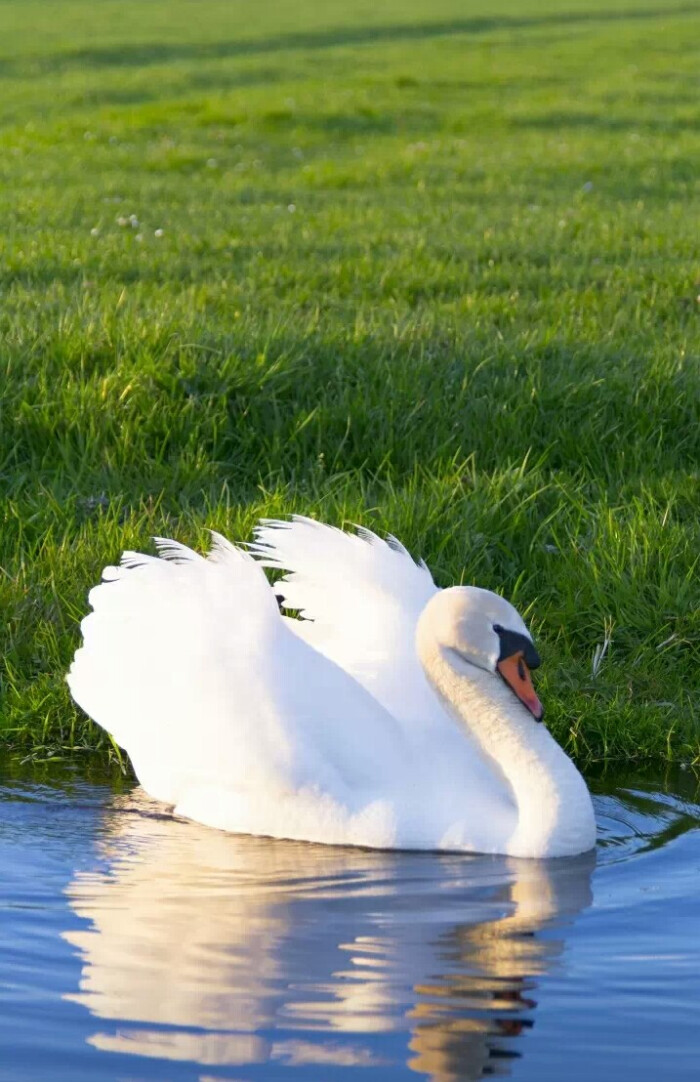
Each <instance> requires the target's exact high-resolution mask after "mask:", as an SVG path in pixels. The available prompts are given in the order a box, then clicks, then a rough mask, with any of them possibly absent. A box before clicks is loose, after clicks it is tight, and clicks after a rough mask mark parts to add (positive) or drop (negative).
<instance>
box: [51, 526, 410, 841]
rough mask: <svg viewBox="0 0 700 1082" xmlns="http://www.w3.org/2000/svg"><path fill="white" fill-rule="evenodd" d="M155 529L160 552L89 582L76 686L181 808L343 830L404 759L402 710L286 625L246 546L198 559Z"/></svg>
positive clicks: (77, 694) (345, 833) (157, 788)
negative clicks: (397, 716)
mask: <svg viewBox="0 0 700 1082" xmlns="http://www.w3.org/2000/svg"><path fill="white" fill-rule="evenodd" d="M157 544H158V547H159V549H160V553H161V557H160V558H158V557H153V556H145V555H142V554H140V553H133V552H128V553H125V554H124V557H123V560H122V564H121V566H120V567H108V568H106V569H105V572H104V575H103V578H104V581H103V582H102V584H101V585H99V586H96V587H95V588H94V589H93V590H92V591H91V593H90V604H91V606H92V608H93V612H92V613H91V614H90V615H89V616H87V617H86V618H85V620H83V623H82V631H83V638H84V643H83V646H82V648H81V649H80V650H78V652H77V653H76V656H75V659H74V662H73V665H72V667H71V670H70V673H69V674H68V683H69V685H70V689H71V691H72V693H73V697H74V698H75V699H76V701H77V702H78V703H79V704H80V705H81V706H82V707H83V709H84V710H85V711H86V712H87V713H88V714H89V715H90V716H91V717H92V718H93V719H94V720H95V721H97V722H98V723H99V724H100V725H102V726H103V727H104V728H105V729H107V731H108V732H110V733H111V734H112V735H113V736H114V738H115V739H116V741H117V742H118V743H119V744H120V745H121V746H122V747H124V748H125V749H126V750H127V751H128V753H129V755H130V757H131V759H132V762H133V764H134V767H135V770H136V773H137V774H138V777H139V780H140V781H141V783H142V784H143V786H144V788H145V789H146V790H147V791H148V792H149V793H150V794H151V795H153V796H155V797H157V798H159V799H161V800H164V801H166V802H168V803H171V804H175V805H176V806H177V808H178V810H180V811H182V813H183V814H186V815H189V816H191V817H192V818H197V819H200V820H201V821H203V822H213V823H216V825H219V826H226V827H228V828H229V829H232V830H240V831H247V830H251V831H252V830H254V831H255V832H256V833H270V834H276V835H277V836H282V837H294V836H299V837H308V836H310V835H309V831H312V833H313V832H316V833H315V834H314V837H317V836H318V837H319V840H323V835H322V833H321V834H320V835H319V833H318V832H322V831H323V830H324V829H325V830H328V829H329V827H330V830H331V834H332V835H333V836H334V840H336V841H339V842H348V841H352V840H353V838H354V837H355V835H354V833H353V831H355V830H356V828H357V826H356V823H355V820H354V819H353V816H357V815H362V814H363V810H364V808H365V804H366V802H367V799H368V798H367V792H368V791H370V792H376V791H378V790H381V788H382V785H383V784H388V785H391V782H392V778H393V777H394V771H395V770H399V771H400V769H401V767H402V765H403V763H404V760H403V758H402V755H401V747H400V741H398V740H397V738H398V737H399V736H400V728H399V726H398V724H397V722H396V721H395V720H394V719H393V718H392V717H391V716H390V715H389V714H388V713H387V712H386V711H385V710H383V709H382V707H381V706H380V705H379V704H378V703H377V702H376V701H375V700H374V699H373V698H372V697H371V696H370V695H369V694H368V693H367V692H366V691H365V689H364V688H362V687H361V686H360V685H359V684H358V683H357V682H356V681H354V680H353V679H352V678H351V677H350V676H349V675H348V674H347V673H345V672H343V671H342V670H341V669H340V668H339V667H338V666H336V665H334V664H332V663H331V662H330V661H329V660H328V659H327V658H325V657H323V656H321V655H320V654H319V653H318V652H317V651H316V650H314V649H312V648H311V647H310V646H309V645H308V644H307V643H305V642H304V641H303V640H301V639H300V638H299V637H297V636H296V635H294V634H293V633H292V632H291V630H290V628H289V621H287V620H284V619H282V618H281V617H280V614H279V611H278V608H277V604H276V602H275V597H274V594H273V592H272V590H271V589H270V586H269V584H268V582H267V580H266V578H265V574H264V572H263V571H262V569H261V568H260V566H259V565H258V564H257V563H256V561H255V560H253V559H252V558H251V557H250V556H249V555H248V554H247V553H245V552H241V551H240V550H239V549H236V548H235V547H234V546H233V545H231V544H230V543H229V542H227V541H226V540H225V539H224V538H221V537H216V536H215V541H214V545H213V548H212V550H211V552H210V554H209V556H208V557H207V558H203V557H201V556H199V555H197V554H196V553H194V552H192V551H191V550H189V549H186V548H185V547H184V546H181V545H177V544H176V543H174V542H170V541H166V540H160V539H159V540H158V542H157ZM397 744H398V745H399V746H398V747H397ZM377 746H378V747H379V749H380V750H379V751H377ZM306 789H309V792H310V794H311V795H310V796H309V797H308V799H307V800H306V804H304V801H303V800H301V799H300V797H299V794H300V793H302V794H303V793H304V792H305V791H306ZM317 792H323V793H332V794H333V798H334V799H333V800H332V801H331V800H330V798H324V801H325V802H322V803H321V804H319V802H318V799H320V798H318V799H317V798H316V797H315V796H314V795H313V794H314V793H317ZM292 798H293V802H292V804H291V805H290V804H289V801H290V800H292ZM285 801H287V804H285ZM290 808H291V811H290V810H289V809H290ZM300 809H301V810H300ZM290 815H292V816H293V815H297V817H299V816H301V819H299V821H298V822H297V823H296V825H295V822H294V820H293V818H291V819H290ZM305 816H306V817H307V818H308V822H307V821H306V818H304V817H305ZM360 836H364V835H360Z"/></svg>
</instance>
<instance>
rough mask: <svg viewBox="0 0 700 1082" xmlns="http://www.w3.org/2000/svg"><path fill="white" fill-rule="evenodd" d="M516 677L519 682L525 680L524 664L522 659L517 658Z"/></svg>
mask: <svg viewBox="0 0 700 1082" xmlns="http://www.w3.org/2000/svg"><path fill="white" fill-rule="evenodd" d="M518 676H519V677H520V679H521V680H524V679H525V662H524V661H523V659H522V658H518Z"/></svg>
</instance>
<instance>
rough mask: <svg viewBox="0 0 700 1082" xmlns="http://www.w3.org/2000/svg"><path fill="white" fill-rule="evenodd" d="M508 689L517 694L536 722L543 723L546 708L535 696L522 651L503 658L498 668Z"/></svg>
mask: <svg viewBox="0 0 700 1082" xmlns="http://www.w3.org/2000/svg"><path fill="white" fill-rule="evenodd" d="M496 668H497V670H498V672H499V673H500V674H501V676H502V677H503V679H504V680H505V682H506V684H507V685H508V687H509V688H510V689H511V690H512V691H514V692H515V694H516V695H517V696H518V698H519V699H520V702H521V703H522V704H523V705H524V706H526V707H527V708H528V710H529V711H530V713H531V714H532V716H533V718H534V719H535V721H542V718H543V717H544V707H543V706H542V703H541V702H540V700H539V699H538V698H537V695H536V694H535V689H534V687H533V686H532V678H531V676H530V670H529V669H528V667H527V662H526V661H525V658H524V656H523V652H522V650H518V652H517V653H516V654H511V656H510V657H505V658H503V661H499V662H498V664H497V666H496Z"/></svg>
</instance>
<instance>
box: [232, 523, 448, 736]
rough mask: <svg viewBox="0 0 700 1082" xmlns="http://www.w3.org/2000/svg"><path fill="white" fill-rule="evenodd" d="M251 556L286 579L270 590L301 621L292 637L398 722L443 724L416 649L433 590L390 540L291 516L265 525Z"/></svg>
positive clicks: (424, 571)
mask: <svg viewBox="0 0 700 1082" xmlns="http://www.w3.org/2000/svg"><path fill="white" fill-rule="evenodd" d="M250 550H251V552H252V553H253V555H254V556H256V557H257V558H258V559H259V560H260V561H261V562H262V563H263V564H264V565H265V566H266V567H273V568H280V569H284V570H285V571H286V572H287V574H286V575H285V576H284V578H282V579H281V580H280V581H279V582H277V583H276V584H275V591H276V592H277V593H278V594H279V595H281V596H282V598H283V601H282V604H283V606H284V607H285V608H287V609H295V610H297V611H298V612H299V613H300V614H301V616H302V617H304V619H305V621H306V622H304V621H302V622H299V621H295V622H294V624H295V631H296V632H297V634H298V635H300V636H302V637H303V638H305V639H306V640H307V641H308V642H310V643H312V644H313V646H314V647H315V648H316V649H317V650H319V651H320V652H321V653H323V654H324V655H325V656H326V657H328V658H331V659H332V660H333V661H335V662H336V663H337V664H338V665H340V666H341V667H342V668H343V669H344V670H345V671H346V672H348V673H351V674H352V676H354V678H355V679H356V680H358V681H359V683H361V684H362V685H363V687H365V688H367V690H368V691H370V692H371V694H372V695H373V696H374V697H375V698H376V699H377V700H378V701H379V702H380V703H381V704H382V705H383V706H384V707H385V708H386V709H387V710H388V711H389V712H390V713H391V714H392V715H393V716H394V717H395V718H397V719H399V720H400V721H401V722H403V723H408V724H409V725H410V726H412V727H421V726H423V725H428V724H430V722H431V721H432V719H434V718H435V717H436V716H439V717H441V718H442V720H444V712H443V711H442V707H441V706H440V704H439V702H438V700H437V698H436V696H435V694H434V692H433V691H432V689H431V687H430V686H429V684H428V682H427V680H426V678H425V676H424V674H423V669H422V667H421V665H420V662H419V660H418V657H417V654H416V647H415V632H416V624H417V622H418V617H419V616H420V613H421V612H422V610H423V608H424V607H425V605H426V604H427V602H428V601H429V600H430V598H431V597H432V596H433V595H434V594H435V593H436V592H437V586H436V585H435V583H434V582H433V579H432V576H431V574H430V571H429V570H428V568H427V567H426V565H425V564H424V563H423V562H422V561H421V562H420V563H416V562H415V561H414V560H413V559H412V558H411V556H410V555H409V553H408V552H407V551H406V549H405V548H404V546H403V545H402V544H401V543H400V542H399V541H397V540H396V538H394V537H389V538H388V539H387V540H386V541H383V540H382V539H381V538H379V537H377V536H376V534H373V533H371V532H370V531H369V530H365V529H359V530H358V532H357V533H356V534H349V533H345V532H344V531H342V530H339V529H336V528H335V527H332V526H326V525H323V524H322V523H319V522H315V521H313V520H312V519H308V518H303V517H301V516H295V517H294V518H293V519H292V520H291V521H287V522H282V521H277V520H269V521H268V520H266V521H264V522H263V523H262V524H261V525H260V526H258V527H257V529H256V531H255V541H254V542H253V544H252V545H251V546H250ZM311 621H313V622H311Z"/></svg>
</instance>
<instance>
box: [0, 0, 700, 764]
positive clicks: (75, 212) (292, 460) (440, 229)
mask: <svg viewBox="0 0 700 1082" xmlns="http://www.w3.org/2000/svg"><path fill="white" fill-rule="evenodd" d="M699 13H700V5H699V4H697V3H671V2H669V3H661V2H660V0H656V2H653V0H614V2H613V3H608V4H606V5H603V4H602V3H601V4H600V5H598V6H597V7H596V4H595V3H594V2H584V0H494V2H489V3H486V0H434V2H433V3H432V4H431V5H422V4H418V3H417V2H416V0H401V2H399V0H377V2H375V3H373V4H371V5H370V4H368V3H366V2H360V0H358V2H357V3H355V4H347V3H345V2H343V3H341V2H340V0H329V2H328V3H326V4H323V5H321V4H312V3H310V2H309V0H298V2H296V3H294V4H292V3H281V2H274V3H273V2H272V0H258V2H256V3H255V4H253V3H248V2H243V0H238V2H236V0H229V2H224V0H198V2H197V3H194V2H192V0H99V2H95V0H90V2H88V0H53V2H52V3H50V4H49V3H45V2H40V0H2V2H0V83H1V85H2V93H1V94H0V125H1V127H0V173H1V174H2V186H1V187H0V211H1V214H0V221H2V223H3V228H4V232H5V235H4V237H3V252H2V261H1V263H0V293H1V295H2V305H1V306H0V379H1V380H2V384H1V386H2V417H1V418H0V486H1V494H2V501H1V504H0V568H1V570H0V606H1V611H2V612H3V614H4V616H3V620H2V628H1V631H0V635H1V636H2V640H1V642H0V672H2V684H3V699H2V707H1V717H0V740H1V741H2V743H4V745H5V746H6V747H8V748H14V749H22V750H24V751H25V752H26V753H27V754H30V755H35V756H49V755H56V754H65V751H64V750H63V749H78V748H94V747H99V748H102V749H104V750H105V751H109V750H110V745H109V743H108V742H107V741H106V739H105V738H104V736H103V734H101V732H100V731H99V730H97V729H96V728H95V727H94V726H93V725H92V724H91V723H89V722H88V721H87V720H86V719H85V718H84V717H83V716H82V715H81V714H80V713H79V712H77V711H76V710H75V709H74V707H73V706H72V704H71V702H70V699H69V696H68V693H67V689H66V687H65V684H64V683H63V674H64V672H65V670H66V668H67V666H68V664H69V661H70V658H71V656H72V652H73V650H74V649H75V648H76V646H77V644H78V641H79V632H78V621H79V619H80V617H81V615H82V614H83V613H84V612H85V610H86V592H87V589H88V587H89V586H90V585H91V584H92V583H94V582H95V581H96V579H97V578H98V576H99V572H100V569H101V567H102V566H103V565H104V564H105V563H108V562H113V561H114V560H115V559H116V558H117V557H118V555H119V552H120V550H121V549H122V548H124V547H144V546H146V547H147V546H148V544H149V541H148V538H149V536H150V535H152V534H163V533H169V534H173V535H176V536H177V537H178V538H179V539H181V540H184V541H187V542H192V543H205V533H204V529H205V527H206V526H212V527H215V528H217V529H220V530H222V531H224V532H226V533H228V534H229V535H230V536H232V537H234V538H245V537H247V536H248V535H249V532H250V528H251V526H252V524H253V522H254V521H255V519H256V518H257V517H258V516H260V515H286V514H288V513H290V512H293V511H297V512H304V513H308V514H312V515H316V516H321V517H323V518H325V519H327V520H329V521H331V522H334V523H338V524H342V523H347V522H362V523H364V524H366V525H368V526H370V527H372V528H374V529H376V530H378V531H383V530H391V531H392V532H394V533H396V534H397V535H398V536H399V537H400V538H401V539H402V540H403V541H404V542H405V543H406V544H407V545H408V546H409V547H410V548H411V550H412V551H413V552H414V553H416V554H421V555H423V556H424V557H425V558H426V559H427V561H428V562H429V564H430V565H431V567H432V568H433V570H434V572H435V575H436V578H437V579H438V581H439V582H440V583H441V584H449V583H451V582H459V581H465V582H476V583H478V584H480V585H483V586H487V587H491V588H495V589H498V590H502V591H503V592H504V593H505V594H506V595H507V596H509V597H510V598H511V599H512V600H513V601H514V602H515V603H516V604H517V605H518V606H519V607H520V608H521V610H522V611H523V612H525V613H526V614H527V616H528V618H529V619H530V621H531V623H532V626H533V629H534V631H535V633H536V635H537V638H538V642H539V645H540V646H541V652H542V654H543V656H544V659H545V664H544V666H543V669H542V670H541V677H540V679H539V681H538V686H539V690H540V692H541V697H542V698H543V699H544V701H545V702H546V705H547V711H548V718H549V720H550V725H551V727H552V729H553V731H554V732H555V734H556V735H557V737H558V738H559V739H560V740H561V741H562V742H563V743H564V744H565V745H566V747H567V748H568V749H569V750H570V751H571V752H572V753H573V754H574V755H576V756H577V758H578V759H579V760H580V761H582V762H585V761H590V760H594V759H606V758H607V759H612V758H625V759H636V758H644V757H663V758H666V759H681V760H692V759H695V758H697V757H698V755H699V754H700V725H699V721H700V684H699V681H698V672H699V670H700V616H699V614H698V559H699V553H700V489H699V486H698V479H699V476H700V468H699V463H700V366H699V364H698V361H699V360H700V356H699V354H700V350H699V346H698V342H699V341H700V339H699V336H698V316H699V305H698V292H699V284H698V267H697V237H698V192H699V189H700V181H699V180H698V172H697V161H698V155H699V154H700V110H699V108H698V100H699V98H698V89H699V87H698V83H699V79H698V58H697V55H695V53H694V43H695V40H696V35H695V34H694V30H695V28H696V25H697V16H698V14H699ZM132 216H133V217H132ZM341 616H342V614H341ZM606 639H607V640H608V641H609V645H608V647H607V649H606V650H605V652H604V655H603V656H602V659H601V657H600V654H601V650H600V646H601V644H602V643H603V642H604V641H605V640H606ZM594 659H595V660H594Z"/></svg>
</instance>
